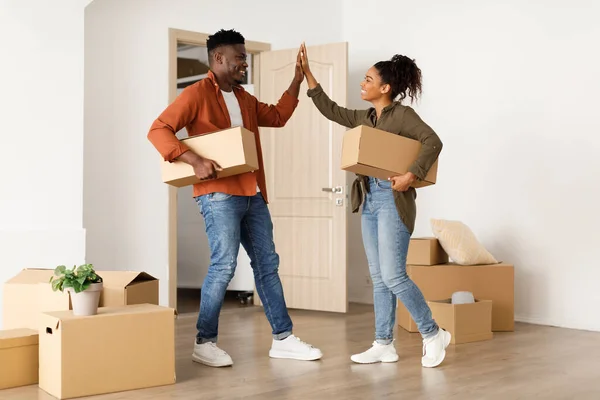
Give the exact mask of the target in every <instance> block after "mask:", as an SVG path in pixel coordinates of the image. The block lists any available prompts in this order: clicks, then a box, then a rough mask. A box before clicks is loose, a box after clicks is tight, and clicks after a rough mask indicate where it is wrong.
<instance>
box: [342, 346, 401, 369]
mask: <svg viewBox="0 0 600 400" xmlns="http://www.w3.org/2000/svg"><path fill="white" fill-rule="evenodd" d="M350 359H351V360H352V361H354V362H355V363H357V364H373V363H378V362H384V363H393V362H396V361H398V353H396V348H395V347H394V343H393V342H392V343H390V344H380V343H377V341H375V342H373V347H371V348H370V349H369V350H367V351H365V352H363V353H360V354H354V355H353V356H352V357H350Z"/></svg>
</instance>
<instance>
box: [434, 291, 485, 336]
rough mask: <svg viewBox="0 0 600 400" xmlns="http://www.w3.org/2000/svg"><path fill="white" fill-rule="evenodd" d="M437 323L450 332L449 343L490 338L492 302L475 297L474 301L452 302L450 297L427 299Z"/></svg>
mask: <svg viewBox="0 0 600 400" xmlns="http://www.w3.org/2000/svg"><path fill="white" fill-rule="evenodd" d="M427 304H429V307H430V308H431V314H432V316H433V319H434V320H435V321H436V322H437V324H438V325H439V326H440V327H441V328H444V329H445V330H447V331H448V332H450V334H452V339H451V341H450V343H452V344H461V343H471V342H479V341H482V340H490V339H492V338H493V337H494V334H493V333H492V302H491V301H489V300H478V299H475V302H474V303H469V304H452V303H451V300H450V299H446V300H439V301H428V302H427Z"/></svg>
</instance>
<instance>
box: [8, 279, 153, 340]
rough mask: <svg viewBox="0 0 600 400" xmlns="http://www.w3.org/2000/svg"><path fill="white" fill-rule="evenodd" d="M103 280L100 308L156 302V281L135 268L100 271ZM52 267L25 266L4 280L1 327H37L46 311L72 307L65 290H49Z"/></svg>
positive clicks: (50, 288)
mask: <svg viewBox="0 0 600 400" xmlns="http://www.w3.org/2000/svg"><path fill="white" fill-rule="evenodd" d="M97 272H98V275H100V276H101V277H102V279H103V281H104V284H103V287H104V289H103V291H102V294H101V296H100V307H105V306H122V305H131V304H143V303H150V304H158V280H157V279H156V278H154V277H153V276H151V275H149V274H147V273H145V272H138V271H100V270H97ZM53 274H54V270H53V269H36V268H32V269H24V270H22V271H21V272H19V273H18V274H17V275H16V276H14V277H13V278H11V279H9V280H8V281H7V282H6V283H4V287H3V313H2V317H3V318H2V326H3V328H4V329H18V328H29V329H36V330H37V328H38V322H39V315H40V313H42V312H46V311H60V310H71V309H72V308H73V307H72V305H71V299H70V297H69V294H68V293H67V292H64V293H63V292H54V291H52V287H51V284H50V283H49V280H50V277H51V276H52V275H53Z"/></svg>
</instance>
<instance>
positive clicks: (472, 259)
mask: <svg viewBox="0 0 600 400" xmlns="http://www.w3.org/2000/svg"><path fill="white" fill-rule="evenodd" d="M431 229H432V231H433V234H434V236H435V237H436V238H437V239H438V241H439V242H440V245H441V246H442V248H443V249H444V251H445V252H446V253H448V256H449V257H450V258H451V259H452V261H454V262H455V263H456V264H459V265H485V264H497V263H498V260H496V259H495V258H494V256H493V255H491V254H490V252H489V251H487V250H486V248H485V247H483V245H482V244H481V243H479V241H478V240H477V238H476V237H475V235H474V234H473V232H472V231H471V229H469V227H468V226H466V225H465V224H463V223H462V222H460V221H448V220H443V219H432V220H431Z"/></svg>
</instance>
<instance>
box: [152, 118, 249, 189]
mask: <svg viewBox="0 0 600 400" xmlns="http://www.w3.org/2000/svg"><path fill="white" fill-rule="evenodd" d="M181 141H182V142H184V143H185V144H186V145H188V147H189V148H190V149H191V150H192V151H193V152H194V153H196V154H198V155H200V156H202V157H204V158H208V159H210V160H214V161H215V162H216V163H217V164H219V166H220V167H221V168H223V171H219V172H217V179H219V178H225V177H228V176H233V175H239V174H243V173H245V172H252V171H256V170H257V169H258V168H259V164H258V153H257V150H256V138H255V136H254V133H253V132H252V131H249V130H248V129H246V128H242V127H236V128H230V129H225V130H222V131H218V132H213V133H208V134H204V135H197V136H192V137H189V138H185V139H181ZM161 172H162V180H163V182H164V183H168V184H169V185H171V186H175V187H184V186H188V185H193V184H195V183H199V182H202V181H200V180H199V179H198V178H197V177H196V175H195V174H194V169H193V168H192V166H191V165H189V164H186V163H184V162H183V161H174V162H168V161H164V160H162V161H161Z"/></svg>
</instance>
